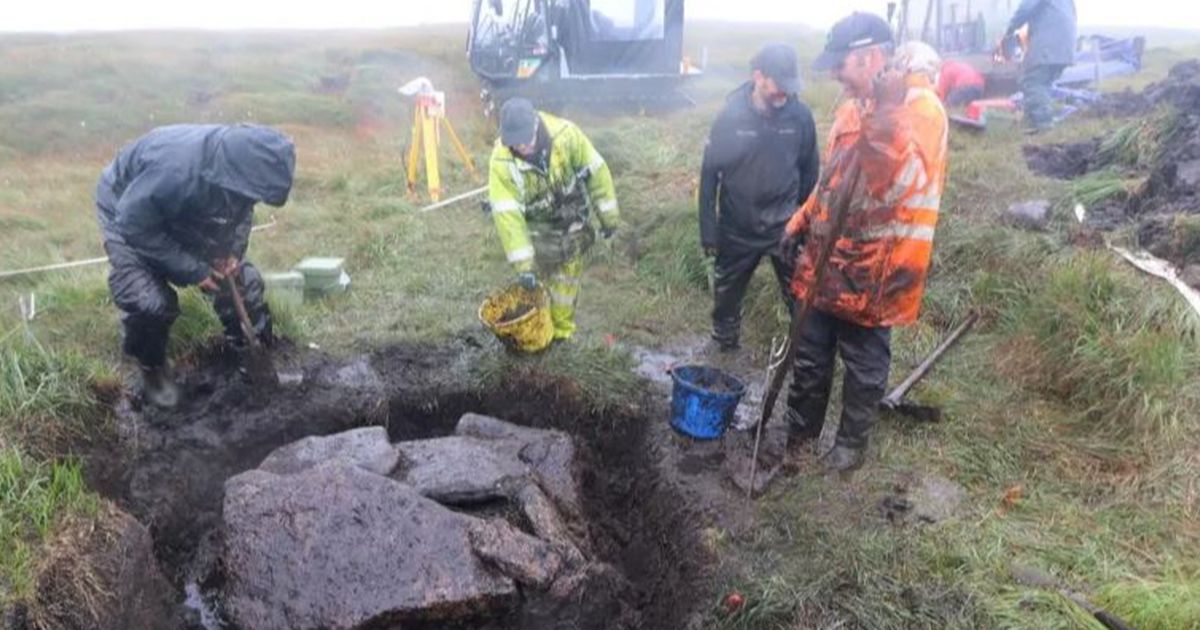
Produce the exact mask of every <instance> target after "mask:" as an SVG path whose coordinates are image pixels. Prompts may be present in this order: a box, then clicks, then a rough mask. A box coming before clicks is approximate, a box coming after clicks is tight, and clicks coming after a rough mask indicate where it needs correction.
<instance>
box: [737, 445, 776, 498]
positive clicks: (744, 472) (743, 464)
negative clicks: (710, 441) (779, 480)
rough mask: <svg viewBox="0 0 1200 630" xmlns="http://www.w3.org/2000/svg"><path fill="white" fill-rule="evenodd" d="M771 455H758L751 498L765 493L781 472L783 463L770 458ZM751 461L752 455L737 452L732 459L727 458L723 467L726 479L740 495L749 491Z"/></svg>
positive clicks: (762, 453)
mask: <svg viewBox="0 0 1200 630" xmlns="http://www.w3.org/2000/svg"><path fill="white" fill-rule="evenodd" d="M771 455H772V454H768V453H765V452H760V453H759V462H758V470H757V471H756V472H755V473H754V475H753V477H754V486H753V489H752V491H751V492H750V496H751V497H755V498H757V497H760V496H762V495H763V493H764V492H766V491H767V487H768V486H770V485H771V482H772V481H774V480H775V477H777V476H778V475H779V472H780V471H781V470H783V463H782V461H780V458H779V457H778V456H775V457H772V456H771ZM752 459H753V453H751V454H749V455H748V454H745V453H742V452H738V453H737V454H736V455H734V456H732V457H727V458H726V459H725V465H724V466H723V469H724V471H725V475H726V477H728V478H729V480H730V481H732V482H733V485H734V486H736V487H737V489H738V491H739V492H740V493H741V494H742V495H745V494H746V492H747V491H748V490H751V485H750V484H751V481H750V478H751V474H750V469H751V466H752V465H753V464H752V463H751V460H752Z"/></svg>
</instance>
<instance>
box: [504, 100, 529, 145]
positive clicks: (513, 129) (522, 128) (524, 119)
mask: <svg viewBox="0 0 1200 630" xmlns="http://www.w3.org/2000/svg"><path fill="white" fill-rule="evenodd" d="M536 132H537V111H536V110H534V109H533V103H531V102H530V101H529V99H527V98H520V97H517V98H510V99H508V100H507V101H505V102H504V105H503V106H501V107H500V142H502V143H503V144H504V146H508V147H518V146H521V145H523V144H529V143H531V142H533V139H534V134H535V133H536Z"/></svg>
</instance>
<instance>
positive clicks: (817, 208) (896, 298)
mask: <svg viewBox="0 0 1200 630" xmlns="http://www.w3.org/2000/svg"><path fill="white" fill-rule="evenodd" d="M946 135H947V124H946V112H945V110H944V109H943V108H942V104H941V101H940V100H939V99H938V97H937V94H935V93H934V91H933V89H932V86H931V85H930V84H929V82H928V81H927V80H924V79H923V78H918V77H910V79H909V90H908V94H907V97H906V99H905V103H904V105H903V106H900V107H896V108H893V109H892V110H891V111H882V110H881V111H878V112H877V111H874V109H873V106H872V104H871V103H869V102H868V103H866V104H864V103H862V102H860V101H849V102H846V103H843V104H842V106H841V107H839V108H838V110H837V114H836V118H835V120H834V123H833V129H832V131H831V132H830V136H829V142H828V146H827V148H826V156H827V158H826V173H825V175H824V176H823V177H822V179H821V182H820V184H818V186H817V189H816V191H814V192H813V194H812V196H810V197H809V198H808V201H806V202H805V204H804V205H803V206H802V207H801V208H800V210H798V211H797V212H796V214H795V215H794V216H793V217H792V219H791V221H790V222H789V223H788V226H787V232H788V234H791V235H795V234H800V233H806V235H807V239H806V245H805V247H804V251H803V253H802V254H801V255H800V258H799V260H798V261H797V265H796V272H795V275H794V277H793V278H792V291H793V292H794V293H795V294H796V297H797V298H799V299H801V300H806V299H808V298H809V295H808V293H809V291H808V287H809V286H810V285H811V284H812V282H813V278H814V275H815V274H814V265H815V262H816V258H817V252H818V251H820V249H821V243H822V239H823V238H828V236H829V233H830V231H831V229H832V225H831V222H830V210H831V208H830V205H831V204H832V203H834V200H835V199H836V198H837V197H838V195H837V194H836V191H837V190H838V189H839V188H840V187H841V186H843V185H845V184H844V183H843V180H844V178H845V174H846V171H847V169H848V168H849V166H850V165H851V164H852V163H853V162H856V161H857V162H858V164H859V166H860V168H861V176H860V177H859V178H858V185H857V186H856V188H855V190H854V191H853V193H852V195H851V200H850V205H849V208H848V212H849V215H848V217H847V219H846V224H845V229H844V231H843V233H842V236H841V238H839V239H838V240H837V242H836V243H835V245H834V248H833V251H832V252H831V254H830V257H829V262H828V266H827V268H826V269H825V276H824V278H823V280H822V282H821V286H820V287H819V288H818V290H817V292H816V296H815V302H814V303H813V306H814V307H815V308H818V309H820V310H822V311H824V312H826V313H829V314H831V315H833V316H835V317H838V318H841V319H844V320H846V321H850V322H853V323H856V324H858V325H860V326H870V327H883V326H897V325H903V324H910V323H912V322H913V321H915V320H916V319H917V313H918V312H919V311H920V308H921V296H922V295H923V294H924V292H925V277H926V275H927V273H928V270H929V260H930V256H931V255H932V253H933V232H934V228H935V227H936V225H937V218H938V206H939V205H940V203H941V197H942V186H943V184H944V183H945V178H946Z"/></svg>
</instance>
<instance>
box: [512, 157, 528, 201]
mask: <svg viewBox="0 0 1200 630" xmlns="http://www.w3.org/2000/svg"><path fill="white" fill-rule="evenodd" d="M508 175H509V177H511V178H512V182H513V186H514V187H515V188H516V189H517V196H518V197H522V198H523V197H525V175H524V174H522V173H521V167H520V164H519V163H518V162H517V161H516V160H513V161H512V162H509V163H508Z"/></svg>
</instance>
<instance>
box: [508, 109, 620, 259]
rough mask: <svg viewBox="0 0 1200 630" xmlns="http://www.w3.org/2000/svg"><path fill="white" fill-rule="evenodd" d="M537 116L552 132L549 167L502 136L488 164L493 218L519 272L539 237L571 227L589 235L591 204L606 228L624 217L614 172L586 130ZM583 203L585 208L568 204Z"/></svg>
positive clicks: (552, 235)
mask: <svg viewBox="0 0 1200 630" xmlns="http://www.w3.org/2000/svg"><path fill="white" fill-rule="evenodd" d="M538 116H539V117H540V118H541V124H542V125H543V127H544V128H545V130H546V133H547V134H548V135H549V137H550V158H549V160H548V166H547V169H546V170H545V171H542V170H541V169H540V168H538V167H537V166H534V165H533V164H530V163H529V162H527V161H525V160H523V159H521V158H518V157H517V156H515V155H513V152H512V151H511V150H509V148H508V147H506V146H504V144H503V143H501V142H500V141H499V140H496V145H495V147H494V148H493V149H492V157H491V159H490V164H489V168H488V198H489V201H490V202H491V206H492V219H493V220H494V221H495V222H496V232H497V233H498V234H499V236H500V244H501V245H502V246H503V247H504V253H505V255H506V256H507V257H508V262H510V263H512V264H513V266H514V267H516V270H517V271H518V272H521V271H530V270H532V269H533V263H534V255H535V247H534V243H535V241H537V242H539V243H541V242H542V239H541V238H539V237H550V238H561V237H563V236H564V235H566V234H567V233H568V232H571V233H581V234H582V233H587V234H589V237H590V234H591V230H592V227H591V225H590V223H589V218H590V215H591V214H592V212H591V211H592V210H594V211H595V214H596V215H597V217H598V218H599V220H600V225H602V226H603V227H605V228H608V229H612V228H616V227H617V221H618V219H619V218H620V214H619V210H618V209H617V193H616V190H615V189H614V187H613V180H612V173H610V172H609V170H608V164H605V162H604V158H603V157H601V156H600V153H598V152H597V151H596V149H595V147H593V146H592V143H591V141H589V140H588V139H587V136H585V135H583V132H582V131H580V129H579V127H577V126H575V124H574V123H572V122H570V121H567V120H563V119H561V118H558V117H555V116H551V115H550V114H547V113H544V112H538ZM568 200H570V201H568ZM580 200H582V201H580ZM580 203H582V208H581V210H582V212H576V211H575V210H574V209H571V210H564V206H565V205H568V204H570V205H572V206H573V207H574V206H578V205H580ZM564 212H570V213H571V216H564Z"/></svg>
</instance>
